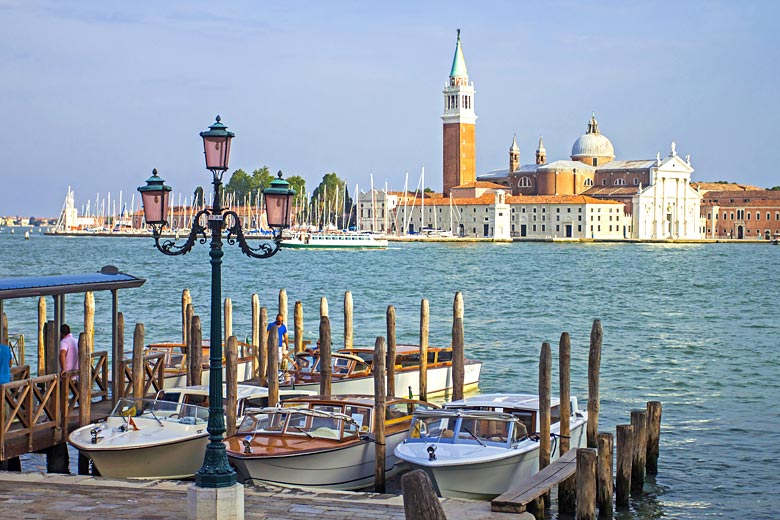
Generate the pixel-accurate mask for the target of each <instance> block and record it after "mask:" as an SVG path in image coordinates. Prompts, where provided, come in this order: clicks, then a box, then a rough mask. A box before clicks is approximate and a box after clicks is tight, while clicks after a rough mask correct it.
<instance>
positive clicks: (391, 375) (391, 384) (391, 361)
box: [387, 305, 396, 397]
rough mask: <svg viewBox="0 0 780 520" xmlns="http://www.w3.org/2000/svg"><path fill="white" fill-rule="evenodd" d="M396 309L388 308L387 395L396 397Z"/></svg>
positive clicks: (389, 306) (390, 306)
mask: <svg viewBox="0 0 780 520" xmlns="http://www.w3.org/2000/svg"><path fill="white" fill-rule="evenodd" d="M395 348H396V338H395V307H394V306H392V305H388V306H387V395H389V396H390V397H393V396H395Z"/></svg>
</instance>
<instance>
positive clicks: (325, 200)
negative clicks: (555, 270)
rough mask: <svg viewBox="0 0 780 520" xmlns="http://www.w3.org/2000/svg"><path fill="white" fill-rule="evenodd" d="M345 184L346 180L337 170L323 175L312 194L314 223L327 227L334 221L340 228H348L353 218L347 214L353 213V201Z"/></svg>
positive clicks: (311, 203)
mask: <svg viewBox="0 0 780 520" xmlns="http://www.w3.org/2000/svg"><path fill="white" fill-rule="evenodd" d="M345 186H346V181H344V180H343V179H340V178H339V176H338V175H336V173H335V172H330V173H326V174H325V175H323V176H322V180H321V181H320V183H319V185H318V186H317V187H316V188H315V189H314V192H313V193H312V195H311V202H310V205H311V214H312V215H313V216H314V218H313V219H312V220H313V222H314V223H317V224H319V225H320V227H325V226H327V225H328V224H329V223H331V222H332V223H334V224H335V225H336V226H337V227H339V228H346V227H349V226H350V225H351V224H352V219H348V218H347V216H348V215H350V214H351V213H352V206H353V201H352V197H350V196H349V190H347V189H345ZM345 195H346V203H345V201H344V198H345Z"/></svg>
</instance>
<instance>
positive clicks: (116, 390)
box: [111, 312, 125, 404]
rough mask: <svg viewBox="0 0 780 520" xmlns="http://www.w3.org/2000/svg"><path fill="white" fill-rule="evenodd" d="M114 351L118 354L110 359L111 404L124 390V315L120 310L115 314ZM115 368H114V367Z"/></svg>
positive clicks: (122, 394) (118, 398)
mask: <svg viewBox="0 0 780 520" xmlns="http://www.w3.org/2000/svg"><path fill="white" fill-rule="evenodd" d="M116 351H117V353H118V354H119V355H116V354H115V355H114V359H112V361H111V363H112V365H113V366H112V370H111V374H112V377H113V381H112V386H111V394H112V396H113V404H116V403H117V402H118V401H119V400H120V399H121V398H122V397H124V392H125V368H124V363H123V361H124V357H125V315H124V313H122V312H118V313H117V314H116ZM114 368H115V369H114Z"/></svg>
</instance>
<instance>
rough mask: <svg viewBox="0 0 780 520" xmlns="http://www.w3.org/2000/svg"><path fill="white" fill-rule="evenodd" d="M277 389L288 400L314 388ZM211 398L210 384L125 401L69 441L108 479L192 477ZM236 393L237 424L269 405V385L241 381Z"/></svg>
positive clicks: (200, 452) (200, 459) (204, 440)
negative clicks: (245, 414) (252, 410)
mask: <svg viewBox="0 0 780 520" xmlns="http://www.w3.org/2000/svg"><path fill="white" fill-rule="evenodd" d="M279 393H280V399H282V400H284V399H285V398H288V397H300V396H302V395H307V394H309V393H310V392H306V391H305V390H280V392H279ZM208 396H209V389H208V386H205V385H197V386H189V387H180V388H170V389H165V390H163V391H160V392H159V393H158V395H157V398H156V399H132V398H128V399H121V400H120V401H119V402H118V403H117V405H116V407H115V408H114V411H113V412H112V413H111V415H110V416H109V417H108V418H107V419H106V420H105V421H104V422H99V423H94V424H90V425H88V426H84V427H82V428H79V429H77V430H75V431H74V432H73V433H71V434H70V438H69V441H70V443H71V444H72V445H73V446H75V447H76V448H77V449H78V450H79V451H80V452H81V453H82V454H83V455H85V456H87V457H89V458H91V459H92V462H93V463H94V465H95V467H96V468H97V470H98V471H99V472H100V474H101V475H103V476H104V477H120V478H138V479H167V478H187V477H191V476H193V475H194V474H195V472H197V471H198V469H199V468H200V467H201V466H202V464H203V456H204V450H205V449H206V445H207V444H208V433H207V431H206V425H207V422H208V414H209V411H208V406H209V402H208ZM237 396H238V402H237V412H236V417H238V418H239V422H240V420H241V418H242V417H241V416H242V414H243V411H244V410H245V409H246V408H249V407H256V406H268V404H269V403H268V389H267V388H265V387H261V386H251V385H238V392H237ZM223 404H224V402H223ZM271 404H272V405H273V404H276V403H271Z"/></svg>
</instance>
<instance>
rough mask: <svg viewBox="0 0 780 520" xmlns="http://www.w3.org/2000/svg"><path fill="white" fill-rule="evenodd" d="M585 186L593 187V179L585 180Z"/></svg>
mask: <svg viewBox="0 0 780 520" xmlns="http://www.w3.org/2000/svg"><path fill="white" fill-rule="evenodd" d="M585 186H593V179H591V178H587V179H585Z"/></svg>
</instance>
